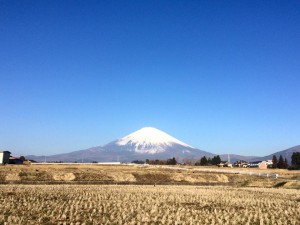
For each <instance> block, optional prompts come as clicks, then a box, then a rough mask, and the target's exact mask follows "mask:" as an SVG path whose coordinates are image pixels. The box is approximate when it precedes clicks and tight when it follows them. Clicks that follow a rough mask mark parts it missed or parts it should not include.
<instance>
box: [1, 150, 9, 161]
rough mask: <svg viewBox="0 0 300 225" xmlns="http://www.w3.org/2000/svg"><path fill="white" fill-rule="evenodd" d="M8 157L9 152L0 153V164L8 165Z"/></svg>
mask: <svg viewBox="0 0 300 225" xmlns="http://www.w3.org/2000/svg"><path fill="white" fill-rule="evenodd" d="M9 157H10V152H9V151H0V164H8V163H9Z"/></svg>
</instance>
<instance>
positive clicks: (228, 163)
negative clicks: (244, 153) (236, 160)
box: [217, 161, 232, 168]
mask: <svg viewBox="0 0 300 225" xmlns="http://www.w3.org/2000/svg"><path fill="white" fill-rule="evenodd" d="M217 166H218V167H231V168H232V164H231V163H230V162H226V161H222V162H221V163H220V164H218V165H217Z"/></svg>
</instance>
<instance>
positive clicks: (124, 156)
mask: <svg viewBox="0 0 300 225" xmlns="http://www.w3.org/2000/svg"><path fill="white" fill-rule="evenodd" d="M204 155H205V156H206V157H212V156H214V154H212V153H210V152H205V151H201V150H199V149H196V148H193V147H192V146H190V145H188V144H186V143H184V142H182V141H179V140H178V139H176V138H174V137H172V136H170V135H168V134H167V133H165V132H163V131H160V130H158V129H156V128H153V127H145V128H142V129H140V130H138V131H136V132H133V133H131V134H129V135H127V136H125V137H123V138H120V139H118V140H116V141H113V142H110V143H108V144H106V145H104V146H99V147H93V148H89V149H86V150H80V151H75V152H70V153H65V154H58V155H52V156H47V157H46V160H47V161H64V162H74V161H77V162H93V161H97V162H114V161H121V162H131V161H133V160H146V159H168V158H171V157H175V158H176V159H178V160H181V159H184V158H188V159H197V160H198V159H200V158H201V157H202V156H204ZM27 158H28V159H33V160H36V161H45V156H27Z"/></svg>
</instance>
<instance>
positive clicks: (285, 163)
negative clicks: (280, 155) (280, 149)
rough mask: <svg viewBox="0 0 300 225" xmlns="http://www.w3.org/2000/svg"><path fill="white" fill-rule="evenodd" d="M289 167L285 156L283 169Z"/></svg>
mask: <svg viewBox="0 0 300 225" xmlns="http://www.w3.org/2000/svg"><path fill="white" fill-rule="evenodd" d="M288 167H289V163H288V161H287V158H284V169H287V168H288Z"/></svg>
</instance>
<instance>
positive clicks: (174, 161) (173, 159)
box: [167, 157, 177, 165]
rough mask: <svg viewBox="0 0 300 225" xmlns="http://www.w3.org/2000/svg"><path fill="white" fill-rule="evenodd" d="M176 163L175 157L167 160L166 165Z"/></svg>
mask: <svg viewBox="0 0 300 225" xmlns="http://www.w3.org/2000/svg"><path fill="white" fill-rule="evenodd" d="M176 164H177V161H176V159H175V157H173V158H171V159H168V160H167V165H176Z"/></svg>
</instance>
